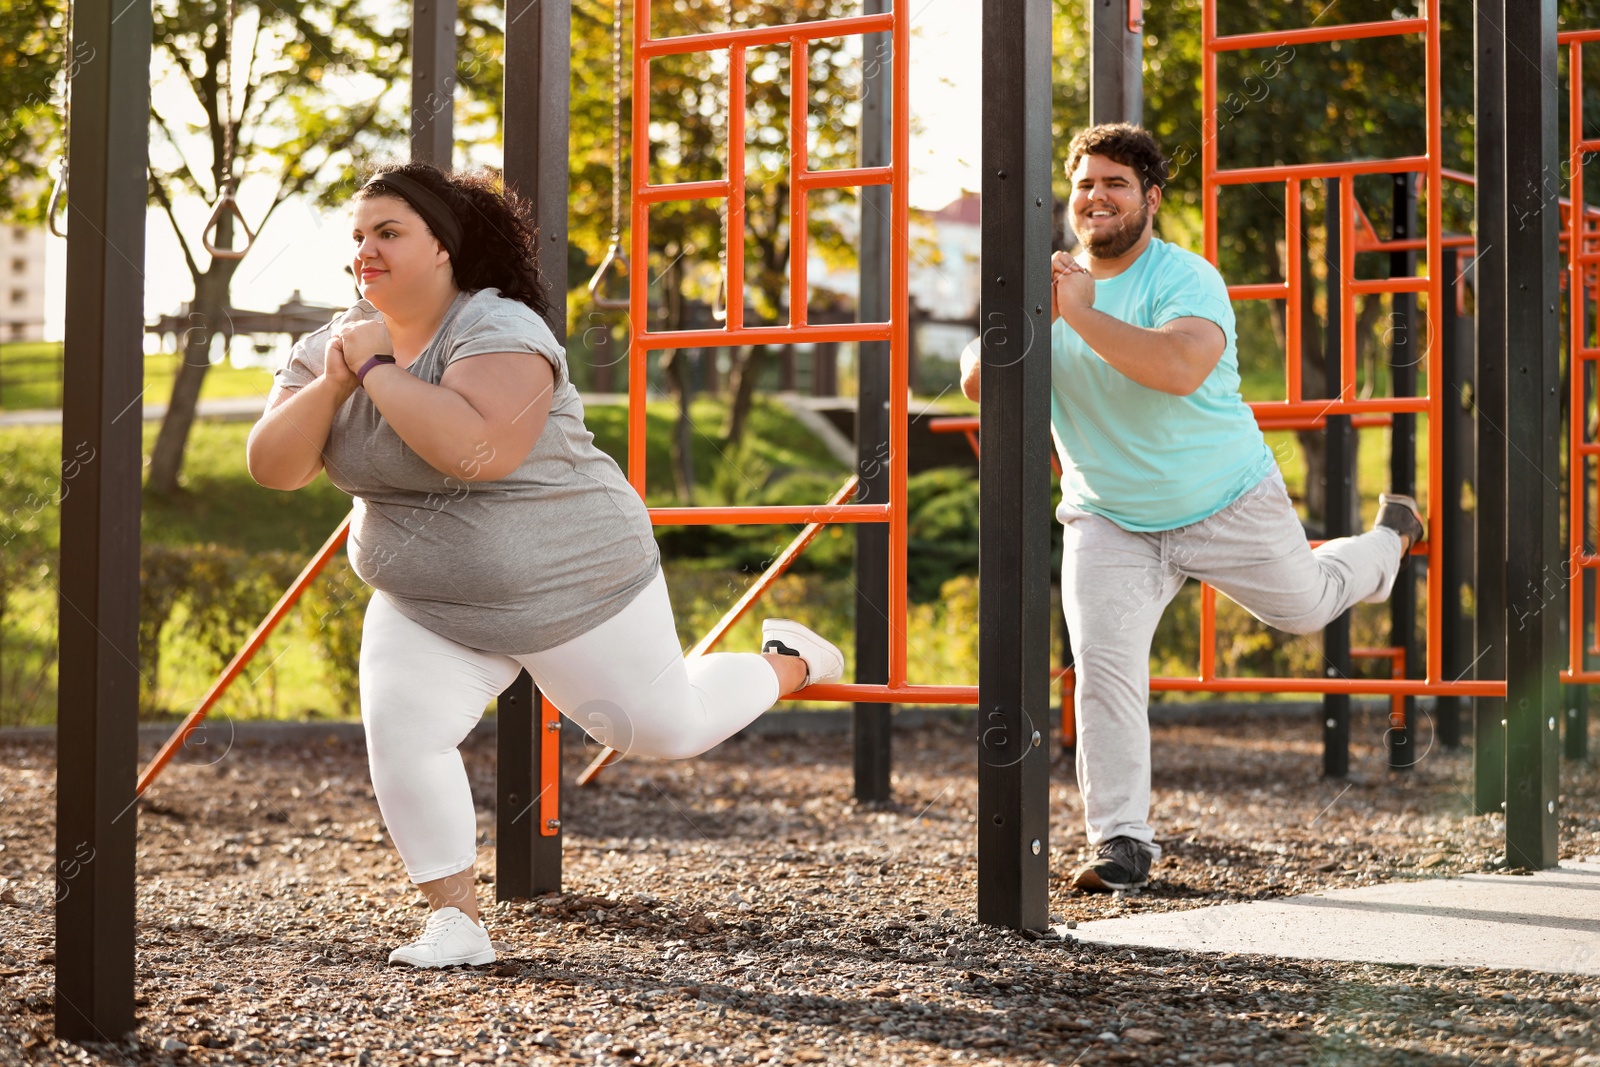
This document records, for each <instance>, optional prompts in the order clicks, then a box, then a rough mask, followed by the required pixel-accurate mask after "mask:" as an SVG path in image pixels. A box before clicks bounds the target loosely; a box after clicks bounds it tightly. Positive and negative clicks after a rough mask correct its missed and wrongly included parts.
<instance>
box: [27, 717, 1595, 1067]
mask: <svg viewBox="0 0 1600 1067" xmlns="http://www.w3.org/2000/svg"><path fill="white" fill-rule="evenodd" d="M1385 725H1386V724H1385V722H1384V720H1383V719H1382V718H1381V717H1377V716H1372V717H1365V716H1363V717H1358V720H1357V722H1356V726H1355V731H1354V732H1355V735H1356V736H1357V738H1358V739H1360V741H1359V742H1358V744H1357V746H1356V748H1355V750H1354V761H1353V765H1354V767H1355V773H1354V774H1353V776H1352V777H1351V778H1350V779H1349V780H1342V781H1337V782H1335V781H1324V780H1322V779H1320V778H1319V771H1320V766H1321V762H1320V759H1321V757H1320V723H1319V722H1318V721H1317V720H1315V719H1307V720H1301V721H1296V720H1288V719H1263V718H1259V717H1257V718H1244V717H1240V718H1236V719H1231V720H1226V721H1216V722H1209V723H1205V724H1182V725H1172V724H1169V725H1158V726H1156V727H1155V728H1154V744H1155V766H1156V786H1157V788H1156V795H1155V816H1154V818H1155V822H1156V824H1157V826H1158V835H1159V839H1160V840H1161V841H1162V842H1163V844H1164V845H1165V848H1166V858H1165V859H1164V860H1163V861H1162V862H1161V864H1160V865H1159V866H1158V867H1157V869H1156V871H1155V881H1154V883H1153V884H1152V885H1151V887H1150V888H1149V889H1148V890H1146V891H1145V892H1143V893H1140V894H1138V895H1135V896H1129V897H1126V898H1117V899H1112V898H1107V897H1103V896H1075V895H1073V894H1071V893H1069V891H1068V890H1067V888H1066V875H1067V873H1068V872H1069V871H1070V870H1071V869H1072V868H1073V867H1074V866H1075V865H1076V864H1077V863H1078V862H1080V860H1081V859H1083V858H1085V857H1086V856H1087V854H1088V853H1087V850H1086V849H1085V848H1084V847H1083V835H1082V827H1081V821H1080V820H1081V806H1080V803H1079V798H1078V794H1077V790H1076V788H1075V786H1074V785H1073V784H1072V781H1073V778H1072V773H1071V768H1070V767H1069V766H1067V765H1066V764H1065V763H1064V762H1063V761H1062V760H1060V759H1059V758H1058V759H1057V760H1056V764H1055V766H1054V767H1053V768H1052V785H1051V790H1052V796H1053V813H1052V841H1051V870H1052V872H1053V875H1052V883H1051V912H1052V914H1053V916H1054V918H1055V919H1057V920H1060V921H1063V922H1067V921H1087V920H1090V919H1095V918H1103V917H1108V916H1114V915H1128V914H1138V913H1141V912H1151V911H1167V910H1173V909H1181V908H1195V907H1204V906H1207V905H1210V904H1214V903H1217V902H1222V901H1237V900H1251V899H1264V898H1271V897H1279V896H1287V895H1291V894H1296V893H1304V892H1308V891H1314V890H1318V889H1325V888H1332V887H1341V886H1356V885H1364V884H1371V883H1375V882H1380V881H1387V880H1392V879H1396V878H1414V877H1437V876H1443V875H1451V874H1459V873H1465V872H1477V871H1485V870H1490V869H1493V867H1494V865H1495V863H1496V862H1497V860H1498V858H1499V853H1500V851H1501V835H1502V833H1503V827H1502V825H1501V822H1500V820H1499V819H1498V818H1495V817H1478V816H1473V815H1472V814H1471V813H1470V806H1469V796H1468V794H1469V791H1470V782H1471V764H1470V757H1469V756H1467V755H1465V754H1463V753H1450V752H1445V751H1443V750H1441V749H1440V748H1439V747H1438V746H1436V745H1431V746H1429V747H1428V748H1427V750H1426V752H1425V753H1424V755H1423V757H1422V758H1421V760H1420V762H1419V764H1418V765H1417V766H1416V767H1415V769H1413V770H1412V771H1410V772H1408V773H1404V774H1396V773H1392V772H1390V771H1388V770H1386V769H1385V768H1384V757H1383V753H1382V751H1381V748H1380V747H1379V746H1380V745H1381V742H1382V738H1383V733H1384V729H1385ZM216 733H217V732H216V731H213V735H215V734H216ZM972 733H973V731H972V729H971V728H970V727H962V726H958V725H954V724H946V725H933V726H928V727H923V728H919V729H918V730H916V731H902V732H899V733H897V735H896V738H895V766H896V774H895V791H896V798H897V799H896V802H895V803H894V804H892V805H890V806H887V807H883V808H881V809H869V808H863V807H858V806H857V805H855V804H853V803H852V802H851V800H850V799H849V797H850V793H851V759H850V750H849V742H848V738H847V737H843V736H837V737H836V736H824V737H807V738H797V739H788V738H752V739H745V740H735V741H732V742H730V743H728V744H726V745H724V746H722V747H721V748H719V749H718V750H716V751H715V752H713V753H711V754H709V755H707V756H705V757H702V758H700V759H697V760H693V761H689V762H685V763H678V764H666V763H625V764H622V765H619V766H616V767H613V768H611V769H610V771H608V773H607V774H606V776H605V777H604V779H603V780H602V782H601V784H600V785H598V786H597V787H595V788H591V789H585V790H579V789H575V788H570V787H569V789H568V790H567V793H566V796H565V798H564V810H563V812H562V816H563V821H564V823H565V825H566V828H567V831H568V832H567V837H566V851H565V864H566V890H567V891H566V892H565V893H564V894H562V895H560V896H552V897H546V898H542V899H538V900H533V901H528V902H515V903H504V904H493V903H491V902H492V901H493V896H494V887H493V885H492V882H491V881H490V879H489V876H488V872H492V871H493V845H492V841H491V836H492V833H493V827H494V819H493V813H492V810H491V805H492V803H493V746H492V744H490V743H483V742H474V743H473V744H472V745H471V746H470V747H469V749H468V751H467V764H468V768H469V772H470V773H471V775H472V778H473V782H474V788H475V791H476V792H477V794H478V799H479V807H480V820H479V827H480V830H481V838H480V840H481V843H482V848H481V850H480V868H481V870H482V871H484V872H485V874H483V875H482V876H480V881H482V882H483V884H482V885H481V886H480V890H481V896H482V899H483V900H484V902H485V904H486V911H485V914H486V919H487V921H488V924H489V930H490V934H491V936H492V937H493V938H494V939H495V940H496V941H497V942H500V943H501V944H502V945H503V949H502V951H501V954H500V960H499V962H498V963H496V964H495V965H493V966H490V967H486V968H478V969H472V970H455V971H449V972H443V973H440V972H427V973H418V972H414V971H410V970H406V969H403V968H389V967H386V966H385V964H384V960H385V957H386V955H387V953H388V951H389V949H390V948H392V947H393V946H394V945H396V944H398V943H400V942H401V941H404V940H408V939H409V938H410V937H412V936H414V935H415V934H416V933H417V932H418V931H419V929H420V927H421V924H422V921H423V918H424V911H423V908H422V905H421V904H420V902H419V900H418V898H417V896H416V894H415V893H414V892H413V891H412V889H411V888H410V887H409V885H408V883H407V882H406V881H405V879H404V876H403V872H402V869H401V866H400V863H399V860H398V858H397V857H396V855H395V852H394V850H393V848H392V847H391V845H390V843H389V841H388V838H387V836H386V834H385V832H384V828H383V826H382V824H381V822H380V821H379V817H378V811H377V807H376V804H375V803H374V801H373V799H372V794H371V791H370V788H369V785H368V781H367V774H366V766H365V758H364V754H363V751H362V750H361V748H360V747H359V746H358V745H354V744H350V743H345V742H330V743H328V744H322V745H315V746H307V745H294V746H289V745H278V746H271V745H242V744H241V745H234V746H232V747H229V748H223V747H220V746H217V747H213V748H212V749H211V750H210V751H209V752H208V753H207V754H206V755H205V758H203V759H191V760H188V761H187V762H183V763H179V764H176V765H174V766H172V767H171V768H170V769H169V770H168V771H167V772H166V773H165V775H164V776H163V777H162V779H161V781H160V783H159V785H158V786H157V787H156V788H155V789H154V790H153V791H152V793H151V795H150V796H149V797H148V799H147V800H146V801H145V802H143V803H142V804H141V807H140V812H139V832H140V839H139V840H140V847H139V918H138V922H139V925H138V974H139V979H138V981H139V1001H138V1003H139V1009H138V1010H139V1017H140V1026H139V1030H138V1032H137V1034H136V1035H134V1037H133V1038H132V1039H131V1040H120V1041H108V1042H97V1043H85V1044H79V1043H71V1042H63V1041H58V1040H56V1039H55V1038H54V1036H53V1032H52V1023H51V1018H52V1010H53V1001H52V997H53V984H54V974H53V966H52V964H53V962H54V955H53V952H52V938H53V898H54V894H55V891H56V886H55V881H54V878H53V876H52V870H53V843H54V795H53V790H54V777H55V769H54V762H53V752H52V749H51V747H50V746H47V745H42V744H22V743H10V744H0V813H3V815H0V1064H6V1065H9V1064H46V1063H50V1064H54V1063H84V1064H137V1065H140V1067H158V1065H159V1067H167V1065H174V1067H177V1065H189V1064H233V1063H240V1064H270V1065H279V1064H305V1065H312V1064H354V1065H356V1067H369V1065H379V1067H384V1065H390V1064H395V1065H424V1064H436V1065H443V1067H456V1065H464V1064H490V1063H493V1064H519V1065H520V1064H593V1065H599V1067H611V1065H615V1064H650V1065H660V1067H665V1065H668V1064H774V1065H776V1064H801V1063H806V1064H809V1063H825V1064H839V1065H861V1067H867V1065H874V1067H875V1065H890V1064H906V1065H911V1067H921V1065H935V1064H956V1063H960V1064H977V1063H984V1064H1030V1063H1049V1064H1062V1065H1068V1064H1083V1065H1100V1064H1149V1065H1162V1067H1168V1065H1178V1064H1208V1065H1211V1067H1221V1065H1224V1064H1233V1065H1236V1067H1242V1065H1244V1064H1270V1065H1272V1067H1312V1065H1319V1067H1320V1065H1329V1067H1332V1065H1340V1067H1343V1065H1368V1064H1371V1065H1375V1067H1378V1065H1382V1067H1387V1065H1393V1064H1417V1065H1438V1067H1445V1065H1451V1067H1467V1065H1469V1064H1472V1065H1490V1064H1538V1065H1551V1067H1564V1065H1570V1067H1600V980H1597V979H1595V978H1593V977H1588V978H1583V977H1571V976H1559V975H1544V974H1530V973H1519V972H1493V971H1487V970H1468V969H1453V970H1452V969H1429V968H1422V969H1419V968H1400V967H1383V966H1369V965H1362V964H1344V963H1307V962H1303V961H1294V962H1288V961H1281V960H1274V959H1265V958H1259V957H1244V956H1215V955H1199V954H1185V953H1176V952H1157V951H1128V950H1126V949H1122V950H1109V949H1103V948H1096V947H1092V946H1087V945H1083V944H1078V943H1074V942H1071V941H1059V940H1040V939H1034V938H1030V937H1026V936H1023V935H1019V934H1015V933H1009V932H1004V931H999V930H994V929H989V928H985V927H982V926H979V925H977V924H976V922H975V921H974V891H975V890H974V878H973V871H974V863H975V862H976V855H975V846H974V829H975V822H974V820H975V813H974V809H975V804H976V788H975V780H974V765H975V759H976V744H975V742H974V740H973V737H972ZM1425 741H1426V739H1425V738H1424V742H1425ZM569 748H570V749H571V751H570V752H569V765H568V772H569V776H570V775H571V774H575V773H576V771H577V769H578V768H579V767H580V766H581V765H582V762H583V760H584V759H585V756H586V755H587V753H585V752H581V751H578V750H577V746H569ZM145 755H146V756H148V753H145ZM569 780H570V777H569ZM1562 790H1563V805H1564V807H1563V815H1562V826H1561V833H1562V842H1563V855H1564V856H1571V857H1584V856H1596V855H1600V773H1597V771H1596V769H1595V767H1594V766H1593V765H1592V764H1590V765H1585V764H1579V765H1566V766H1564V767H1563V770H1562ZM65 888H66V891H68V892H70V891H71V886H70V884H69V885H67V886H66V887H65Z"/></svg>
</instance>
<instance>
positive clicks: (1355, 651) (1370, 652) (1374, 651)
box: [1350, 648, 1406, 659]
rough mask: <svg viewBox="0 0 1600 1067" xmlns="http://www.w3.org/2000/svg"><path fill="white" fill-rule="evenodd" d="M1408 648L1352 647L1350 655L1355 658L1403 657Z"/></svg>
mask: <svg viewBox="0 0 1600 1067" xmlns="http://www.w3.org/2000/svg"><path fill="white" fill-rule="evenodd" d="M1405 654H1406V650H1405V649H1403V648H1352V649H1351V650H1350V655H1351V656H1352V657H1354V658H1355V659H1402V658H1404V657H1405Z"/></svg>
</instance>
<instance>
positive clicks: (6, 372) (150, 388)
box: [0, 341, 272, 411]
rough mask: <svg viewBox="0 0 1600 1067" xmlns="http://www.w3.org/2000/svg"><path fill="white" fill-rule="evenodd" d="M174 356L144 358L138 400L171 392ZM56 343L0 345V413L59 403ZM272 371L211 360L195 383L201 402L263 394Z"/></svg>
mask: <svg viewBox="0 0 1600 1067" xmlns="http://www.w3.org/2000/svg"><path fill="white" fill-rule="evenodd" d="M178 360H179V357H178V356H177V355H175V354H173V353H170V352H161V353H157V354H155V355H151V356H146V357H145V360H144V402H145V403H146V404H165V403H166V402H167V400H168V398H169V397H171V396H172V383H173V380H174V378H175V376H176V375H177V369H178ZM60 379H61V344H60V343H59V342H49V341H38V342H34V341H29V342H16V343H11V344H4V345H0V411H30V410H36V409H41V408H42V409H49V408H59V407H60V406H61V384H60ZM271 388H272V372H270V371H268V370H265V369H264V368H261V367H236V366H234V365H233V364H232V363H231V362H223V363H216V364H213V365H212V367H211V369H210V370H209V371H207V372H206V378H205V381H204V382H203V383H202V384H201V386H200V398H201V399H202V400H221V399H229V398H233V397H241V396H259V397H262V398H265V397H266V395H267V392H268V390H270V389H271Z"/></svg>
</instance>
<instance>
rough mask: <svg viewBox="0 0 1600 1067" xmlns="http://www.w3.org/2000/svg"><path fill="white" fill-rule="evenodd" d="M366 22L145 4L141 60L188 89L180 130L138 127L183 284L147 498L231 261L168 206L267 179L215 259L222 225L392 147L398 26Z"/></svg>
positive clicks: (290, 4) (252, 5) (178, 435)
mask: <svg viewBox="0 0 1600 1067" xmlns="http://www.w3.org/2000/svg"><path fill="white" fill-rule="evenodd" d="M235 7H236V8H237V11H234V8H235ZM367 11H368V8H367V7H366V6H365V5H362V4H359V3H356V2H355V0H334V2H332V3H308V2H305V0H273V2H270V3H268V2H260V0H158V2H157V3H156V4H155V11H154V22H155V49H156V58H155V62H156V63H157V64H165V65H166V66H168V67H169V68H170V70H171V71H172V72H173V73H175V75H176V76H177V78H178V79H179V80H180V81H181V82H182V83H183V84H184V85H186V86H187V87H188V89H189V90H190V92H191V93H192V97H193V108H192V110H193V112H194V113H195V114H197V115H198V116H199V117H198V118H197V119H196V120H194V121H189V122H183V121H182V120H180V119H179V118H178V117H177V116H176V115H171V114H167V113H165V112H164V111H163V110H162V109H161V108H160V106H159V105H158V106H155V107H153V108H152V111H151V116H150V117H151V128H152V129H151V136H152V152H151V167H150V192H151V197H152V199H153V200H154V201H155V203H156V204H158V205H160V207H161V208H162V210H163V211H164V212H165V213H166V215H167V217H168V219H169V220H170V221H171V223H172V228H173V231H174V232H175V233H176V234H177V236H178V241H179V244H180V245H181V246H182V248H183V256H184V262H185V264H186V265H187V266H188V269H189V274H190V276H191V278H192V279H193V282H194V300H193V302H192V304H191V305H190V316H189V318H190V322H191V323H192V326H191V327H190V328H189V329H188V330H187V331H185V334H184V359H183V362H182V363H181V364H180V365H179V369H178V374H177V377H176V379H175V381H174V382H173V387H172V397H171V402H170V404H169V406H168V409H167V415H166V419H165V420H164V421H163V422H162V425H161V432H160V433H159V435H158V436H157V438H156V444H155V448H154V450H153V452H152V455H151V459H150V476H149V485H150V487H151V488H152V489H153V490H154V491H155V492H157V493H159V494H162V495H170V494H173V493H175V492H176V491H177V489H178V478H179V474H180V472H181V470H182V467H183V456H184V450H185V448H186V446H187V444H188V439H189V429H190V427H191V426H192V425H193V422H194V412H195V404H196V402H197V400H198V398H199V395H200V385H201V382H202V381H204V379H205V374H206V371H207V370H208V369H209V368H210V365H211V358H210V357H211V340H212V337H213V336H215V335H217V334H221V335H222V336H224V337H227V336H228V335H229V333H230V330H229V327H228V322H227V309H228V307H229V306H230V302H229V289H230V287H231V285H232V282H233V276H234V272H235V271H236V270H237V269H238V266H239V262H240V261H239V260H237V259H229V258H225V257H222V256H215V255H207V254H206V253H205V252H204V250H203V249H200V248H198V247H197V246H200V245H202V244H203V240H202V239H201V238H200V235H196V234H193V233H188V232H186V231H185V229H184V227H183V226H181V225H180V224H179V222H178V219H177V215H176V213H175V210H174V207H175V203H176V202H177V201H178V200H179V199H180V198H184V197H197V198H201V199H204V200H206V201H208V202H210V203H213V204H215V203H217V201H218V199H219V198H220V197H222V196H224V195H225V194H226V193H227V191H228V190H229V189H230V188H232V187H235V186H236V185H237V183H239V182H240V181H242V180H244V179H245V178H246V177H247V176H249V175H252V174H260V175H265V176H268V177H270V178H271V179H273V180H275V181H276V184H277V190H276V192H275V194H274V196H273V198H272V200H271V202H270V205H269V206H268V208H267V210H266V211H265V212H263V213H262V215H261V217H260V218H258V219H254V220H248V219H244V218H243V216H242V215H239V216H237V217H231V216H230V215H229V214H226V213H225V214H223V215H222V216H221V217H220V218H219V220H218V222H217V224H216V227H215V230H214V231H213V233H212V234H208V235H206V236H208V237H210V239H211V241H212V243H213V244H214V245H215V246H216V247H219V248H229V247H232V246H233V244H232V242H233V239H234V236H235V235H234V233H233V228H234V223H235V222H236V221H243V222H245V223H246V224H247V225H250V227H251V229H252V230H254V231H255V232H257V233H259V232H260V231H261V229H262V227H264V226H265V225H266V224H267V222H268V221H269V220H270V219H271V217H272V215H273V213H274V212H275V211H276V210H277V208H278V207H279V206H280V205H282V204H283V203H284V202H285V201H287V200H289V199H290V198H292V197H296V196H300V195H302V194H306V193H309V192H314V191H318V190H320V189H323V188H325V187H326V185H327V183H328V182H329V181H330V180H333V179H337V178H339V177H343V176H347V175H348V172H349V169H350V167H351V164H352V160H353V157H354V155H355V154H356V153H357V152H358V151H359V148H360V147H365V148H375V147H377V146H380V145H385V144H388V145H393V144H395V143H397V142H398V138H399V136H400V134H401V132H402V130H403V128H404V126H403V123H405V122H406V121H407V113H406V110H405V108H404V107H402V106H399V105H398V104H397V103H396V102H395V99H394V98H395V95H396V94H395V93H394V92H392V91H391V90H392V89H393V87H394V85H395V84H396V83H397V82H398V81H399V80H400V79H401V76H402V74H403V73H404V64H403V58H404V55H405V45H406V32H405V26H404V23H403V22H402V23H401V24H399V25H398V26H397V27H394V28H386V27H385V25H384V24H383V23H382V22H380V21H379V20H378V19H377V18H376V17H374V16H372V15H369V14H367ZM157 70H158V71H159V70H160V67H159V66H158V67H157ZM186 110H190V109H189V108H186ZM191 153H196V158H194V159H191Z"/></svg>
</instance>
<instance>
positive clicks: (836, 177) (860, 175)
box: [794, 167, 894, 189]
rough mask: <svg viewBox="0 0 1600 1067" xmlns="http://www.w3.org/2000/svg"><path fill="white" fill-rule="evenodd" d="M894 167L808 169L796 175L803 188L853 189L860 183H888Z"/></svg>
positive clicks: (796, 182)
mask: <svg viewBox="0 0 1600 1067" xmlns="http://www.w3.org/2000/svg"><path fill="white" fill-rule="evenodd" d="M892 181H894V168H893V167H850V168H848V169H845V170H808V171H806V172H805V173H804V174H796V175H795V176H794V184H795V185H797V186H799V187H800V188H802V189H853V188H855V187H856V186H858V185H888V184H889V183H890V182H892Z"/></svg>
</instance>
